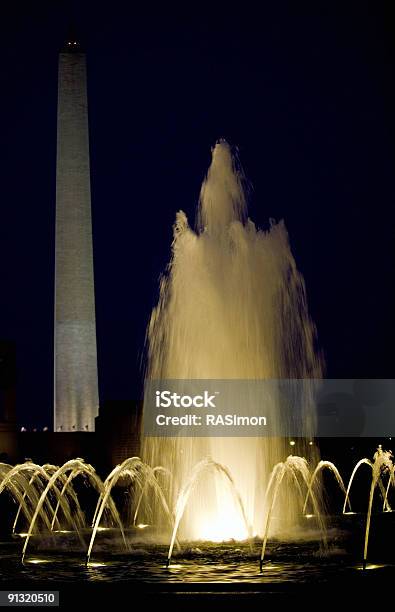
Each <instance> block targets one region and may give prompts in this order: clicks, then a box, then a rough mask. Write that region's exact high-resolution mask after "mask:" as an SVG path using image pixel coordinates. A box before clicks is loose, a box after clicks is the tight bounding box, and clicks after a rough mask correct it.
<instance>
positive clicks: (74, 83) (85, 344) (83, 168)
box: [54, 36, 99, 431]
mask: <svg viewBox="0 0 395 612" xmlns="http://www.w3.org/2000/svg"><path fill="white" fill-rule="evenodd" d="M58 79H59V80H58V125H57V167H56V237H55V240H56V247H55V250H56V253H55V258H56V259H55V347H54V348H55V350H54V362H55V363H54V368H55V380H54V430H55V431H94V426H95V425H94V424H95V417H96V416H97V414H98V406H99V397H98V377H97V352H96V319H95V295H94V276H93V250H92V219H91V192H90V166H89V133H88V100H87V86H86V58H85V54H84V53H83V52H82V50H81V47H80V44H79V42H78V40H77V39H76V38H75V37H74V36H69V38H68V40H67V41H66V43H65V46H64V48H63V49H62V51H61V53H60V55H59V75H58Z"/></svg>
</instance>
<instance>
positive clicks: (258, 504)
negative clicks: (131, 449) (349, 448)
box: [143, 140, 322, 540]
mask: <svg viewBox="0 0 395 612" xmlns="http://www.w3.org/2000/svg"><path fill="white" fill-rule="evenodd" d="M244 184H245V178H244V174H243V171H242V168H241V166H240V163H239V160H238V156H237V154H236V152H234V151H232V149H231V147H230V146H229V145H228V144H227V143H226V142H225V141H223V140H222V141H219V142H218V143H217V144H216V146H215V147H214V148H213V149H212V163H211V166H210V168H209V171H208V174H207V177H206V179H205V181H204V182H203V185H202V188H201V193H200V200H199V206H198V210H197V219H196V229H195V230H193V229H192V228H191V227H190V225H189V223H188V219H187V217H186V215H185V213H184V212H182V211H180V212H178V213H177V216H176V222H175V225H174V239H173V244H172V258H171V261H170V264H169V266H168V268H167V271H166V272H165V274H164V275H163V276H162V278H161V280H160V295H159V301H158V304H157V306H156V307H155V308H154V309H153V312H152V315H151V319H150V322H149V325H148V329H147V365H146V378H147V379H154V380H159V379H160V380H165V379H178V380H180V379H181V380H185V379H252V380H259V379H287V378H291V379H307V378H322V362H321V358H320V355H319V354H318V353H317V352H316V350H315V328H314V325H313V324H312V322H311V320H310V318H309V315H308V310H307V302H306V294H305V286H304V282H303V278H302V277H301V275H300V273H299V272H298V270H297V268H296V264H295V261H294V258H293V256H292V253H291V250H290V246H289V241H288V234H287V231H286V228H285V225H284V223H283V222H282V221H281V222H279V223H275V222H273V221H272V222H271V225H270V228H269V229H268V231H262V230H259V229H257V228H256V227H255V225H254V223H253V222H252V221H251V220H250V219H249V218H248V214H247V199H246V194H245V189H244ZM306 393H307V394H308V391H307V392H306ZM311 399H312V398H311V397H306V401H305V406H306V412H305V414H304V421H305V431H304V433H305V435H306V438H310V437H311V436H313V435H314V426H315V419H314V409H313V406H312V401H311ZM307 448H309V450H310V453H309V455H310V457H311V453H312V452H313V451H312V447H311V446H310V447H303V445H302V442H300V443H299V442H298V448H297V451H298V454H301V453H302V454H305V453H306V452H307ZM288 454H289V445H288V441H287V440H284V439H280V438H252V437H249V438H245V437H239V438H225V437H223V438H220V437H215V438H214V437H213V438H186V437H177V438H158V437H155V438H148V437H147V438H145V440H144V441H143V459H144V460H145V461H146V462H148V463H149V464H150V465H151V466H156V465H161V466H163V467H164V468H166V469H168V470H169V471H170V472H171V473H172V475H173V478H172V480H171V482H170V485H169V487H170V490H169V496H170V502H171V504H172V505H173V507H174V506H175V504H176V499H177V495H178V493H179V491H181V490H182V488H183V486H184V485H185V483H186V482H187V479H188V477H189V475H190V474H191V472H192V469H193V467H194V466H195V465H196V464H197V463H198V462H199V461H201V460H202V459H203V458H205V457H207V456H210V457H211V458H212V460H213V461H215V462H216V463H218V464H221V465H223V466H225V468H226V469H227V470H228V471H229V473H230V474H231V475H232V478H233V481H234V484H235V487H236V489H237V491H238V492H239V494H240V496H241V499H242V502H243V506H244V508H245V512H246V516H247V518H248V521H249V523H250V524H251V525H252V528H253V533H254V534H259V533H262V530H263V528H264V518H263V517H264V512H265V496H264V492H265V489H266V485H267V482H268V478H269V475H270V473H271V470H272V468H273V466H274V465H275V464H276V463H278V462H279V461H284V460H285V458H286V457H287V455H288ZM284 490H285V491H286V490H287V488H286V487H284ZM292 491H293V498H294V487H292ZM281 495H282V496H284V493H281ZM293 498H292V501H291V500H287V501H286V503H285V500H284V497H282V498H281V500H282V501H281V500H280V499H279V503H278V507H279V509H280V510H278V512H279V513H280V514H281V516H283V517H284V516H285V514H286V513H287V511H288V510H289V509H292V506H293V504H294V501H293ZM152 503H154V500H152ZM295 503H296V501H295ZM158 522H159V515H158ZM274 523H275V522H274ZM274 523H273V524H274ZM179 533H180V535H181V537H183V538H187V539H209V540H223V539H228V538H235V539H243V538H247V537H248V533H247V529H246V526H245V523H244V522H243V520H242V517H241V516H240V512H239V509H238V508H237V506H236V504H235V503H234V499H233V498H232V495H231V493H230V492H229V487H227V486H226V483H224V481H223V479H221V478H219V477H218V475H216V474H213V475H212V476H211V477H210V476H207V478H206V479H205V480H204V482H202V483H200V485H199V487H197V489H196V491H195V493H194V498H193V501H192V502H190V503H189V506H188V507H187V508H186V509H185V513H184V518H183V520H182V523H181V525H180V530H179Z"/></svg>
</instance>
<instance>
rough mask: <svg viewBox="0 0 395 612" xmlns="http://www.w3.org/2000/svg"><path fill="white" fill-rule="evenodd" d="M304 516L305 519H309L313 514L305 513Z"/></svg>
mask: <svg viewBox="0 0 395 612" xmlns="http://www.w3.org/2000/svg"><path fill="white" fill-rule="evenodd" d="M304 516H305V518H307V519H311V518H313V517H314V514H305V515H304Z"/></svg>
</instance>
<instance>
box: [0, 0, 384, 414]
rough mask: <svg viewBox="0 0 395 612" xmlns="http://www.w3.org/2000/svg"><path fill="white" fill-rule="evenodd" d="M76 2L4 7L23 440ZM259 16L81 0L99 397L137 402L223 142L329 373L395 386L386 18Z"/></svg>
mask: <svg viewBox="0 0 395 612" xmlns="http://www.w3.org/2000/svg"><path fill="white" fill-rule="evenodd" d="M69 4H70V3H62V2H56V1H55V0H52V1H51V2H44V1H42V2H40V1H37V2H34V3H33V2H31V3H27V2H26V3H22V2H18V1H17V0H15V1H14V2H12V8H9V9H5V8H4V6H2V9H1V12H2V18H1V21H0V23H1V26H0V27H1V38H0V45H1V50H0V58H1V84H2V88H1V97H0V107H1V114H0V117H1V141H2V147H1V155H2V160H1V170H2V178H1V183H0V190H1V191H0V193H1V200H0V207H1V224H0V262H1V269H0V274H1V276H0V278H1V293H0V338H8V339H12V340H15V341H16V346H17V365H18V389H17V391H18V416H19V420H20V423H21V424H26V425H40V426H42V425H46V424H51V418H52V416H51V415H52V394H53V382H52V360H53V347H52V340H53V291H54V287H53V272H54V214H55V154H56V104H57V60H58V57H57V56H58V52H59V49H60V47H61V46H62V43H63V40H64V39H65V37H66V33H67V29H68V23H69V15H70V10H69V8H68V5H69ZM187 4H188V3H185V7H186V6H187ZM263 6H264V8H263V11H262V13H261V15H258V13H253V12H252V11H250V10H247V5H246V4H245V3H241V4H239V7H238V10H237V11H235V10H233V9H229V10H228V11H227V12H225V11H218V13H217V14H216V13H215V11H214V9H213V7H211V9H210V10H205V9H204V5H202V4H199V5H196V6H195V7H193V5H189V8H188V12H187V9H186V8H185V10H184V12H183V13H182V12H180V11H179V10H177V11H176V10H175V9H174V10H172V8H171V5H166V12H163V10H162V11H159V10H158V9H156V8H154V7H153V5H151V6H150V7H148V8H146V9H139V8H136V4H135V3H131V2H119V1H118V0H113V1H112V2H106V3H103V4H101V3H97V2H89V1H86V2H75V3H74V19H75V22H76V26H77V29H78V31H79V32H80V38H81V40H82V42H83V45H84V47H85V50H86V52H87V58H88V60H87V61H88V82H89V83H88V92H89V105H90V106H89V112H90V139H91V172H92V211H93V223H94V228H93V229H94V257H95V279H96V310H97V333H98V358H99V377H100V397H101V401H103V400H106V399H130V398H137V397H138V395H139V392H140V384H141V372H140V358H141V354H142V350H143V344H144V335H145V327H146V324H147V321H148V317H149V314H150V310H151V308H152V305H153V304H154V302H155V300H156V297H157V286H158V282H157V281H158V276H159V274H160V272H161V271H162V270H163V268H164V266H165V265H166V263H167V261H168V259H169V254H170V243H171V238H172V223H173V221H174V217H175V213H176V211H177V210H179V209H180V208H182V209H183V210H185V212H186V213H187V214H188V216H189V217H190V218H192V217H193V213H194V210H195V207H196V203H197V199H198V194H199V188H200V183H201V181H202V178H203V176H204V174H205V172H206V170H207V167H208V164H209V161H210V147H211V145H212V144H213V143H214V142H215V141H216V139H217V138H219V137H225V138H227V139H228V140H229V141H230V142H231V143H232V144H235V145H238V147H239V150H240V157H241V161H242V163H243V165H244V168H245V170H246V173H247V175H248V177H249V179H250V181H251V182H252V185H253V187H254V190H253V192H252V195H251V203H250V216H251V217H252V218H253V219H254V221H255V222H256V223H257V225H258V226H260V227H262V228H264V227H267V226H268V219H269V217H274V218H275V219H280V218H284V219H285V223H286V225H287V228H288V231H289V233H290V239H291V245H292V249H293V253H294V255H295V258H296V261H297V265H298V267H299V269H300V270H301V271H302V273H303V275H304V277H305V280H306V285H307V291H308V298H309V305H310V312H311V314H312V316H313V318H314V320H315V322H316V325H317V328H318V334H319V343H320V346H321V347H322V349H323V350H324V353H325V357H326V362H327V375H328V376H329V377H333V378H335V377H336V378H342V377H343V378H348V377H350V378H351V377H368V378H379V377H388V378H391V377H395V372H394V359H393V346H394V331H393V329H394V311H395V309H394V306H395V304H394V289H393V287H394V232H395V227H394V225H395V224H394V221H395V212H394V196H395V185H394V176H395V86H394V85H395V83H394V70H395V43H394V41H395V22H394V19H393V15H392V14H390V13H389V11H388V10H387V5H386V4H385V3H382V2H379V1H374V2H364V1H359V2H351V1H348V2H340V3H335V2H311V3H307V2H303V1H302V2H289V3H287V2H282V1H276V2H270V3H263ZM271 6H272V7H271ZM273 7H274V8H273Z"/></svg>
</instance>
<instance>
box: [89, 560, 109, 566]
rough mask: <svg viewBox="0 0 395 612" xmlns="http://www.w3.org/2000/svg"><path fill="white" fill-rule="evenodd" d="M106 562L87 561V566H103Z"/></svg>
mask: <svg viewBox="0 0 395 612" xmlns="http://www.w3.org/2000/svg"><path fill="white" fill-rule="evenodd" d="M105 566H106V563H97V562H91V561H89V563H88V567H105Z"/></svg>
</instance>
